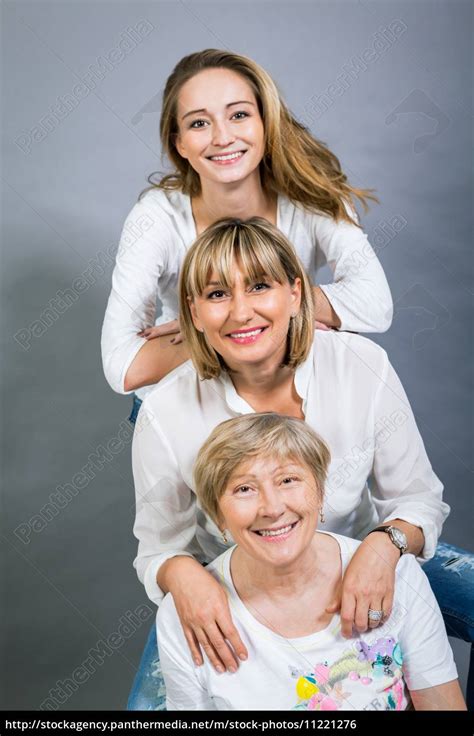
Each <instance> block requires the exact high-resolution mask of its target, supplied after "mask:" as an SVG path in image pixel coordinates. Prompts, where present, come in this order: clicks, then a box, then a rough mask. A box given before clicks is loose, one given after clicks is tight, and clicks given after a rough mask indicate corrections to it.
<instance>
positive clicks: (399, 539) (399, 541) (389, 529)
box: [369, 526, 408, 557]
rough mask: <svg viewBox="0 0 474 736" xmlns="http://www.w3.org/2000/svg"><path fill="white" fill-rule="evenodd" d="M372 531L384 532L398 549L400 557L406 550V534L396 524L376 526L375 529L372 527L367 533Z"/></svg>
mask: <svg viewBox="0 0 474 736" xmlns="http://www.w3.org/2000/svg"><path fill="white" fill-rule="evenodd" d="M373 532H385V533H386V534H388V536H389V537H390V539H391V541H392V542H393V544H394V545H395V547H398V549H399V550H400V557H401V556H402V555H403V554H404V553H405V552H406V551H407V549H408V543H407V538H406V534H405V533H404V532H402V531H401V530H400V529H397V527H396V526H378V527H377V529H372V530H371V531H370V532H369V534H372V533H373Z"/></svg>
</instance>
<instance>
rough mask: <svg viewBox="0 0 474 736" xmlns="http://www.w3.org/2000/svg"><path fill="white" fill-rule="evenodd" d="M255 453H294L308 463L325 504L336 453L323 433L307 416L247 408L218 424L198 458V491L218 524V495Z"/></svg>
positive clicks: (293, 456)
mask: <svg viewBox="0 0 474 736" xmlns="http://www.w3.org/2000/svg"><path fill="white" fill-rule="evenodd" d="M256 457H264V458H265V457H276V458H278V459H279V460H282V461H286V460H290V459H291V460H293V461H294V462H300V463H302V464H303V465H305V466H307V468H308V469H309V470H310V472H311V474H312V476H313V478H314V480H315V481H316V486H317V489H318V497H317V498H316V499H315V501H316V502H317V503H318V505H319V506H321V505H322V502H323V498H324V484H325V482H326V475H327V471H328V467H329V463H330V460H331V455H330V452H329V449H328V447H327V445H326V444H325V442H324V441H323V440H322V439H321V437H319V435H317V434H316V432H315V431H314V430H313V429H311V427H309V426H308V425H307V424H306V423H305V422H304V421H303V420H302V419H296V418H295V417H289V416H285V415H282V414H276V413H275V412H262V413H256V414H244V415H243V416H240V417H236V418H234V419H228V420H227V421H225V422H222V423H221V424H219V425H218V426H217V427H215V428H214V429H213V431H212V432H211V434H210V435H209V437H208V438H207V440H206V441H205V443H204V444H203V445H202V447H201V449H200V450H199V453H198V455H197V458H196V461H195V463H194V468H193V478H194V489H195V491H196V495H197V497H198V500H199V502H200V504H201V507H202V509H203V511H204V512H205V513H206V514H207V515H208V516H209V517H210V518H211V519H212V521H213V522H214V523H215V524H217V526H219V525H220V523H221V520H222V517H221V515H220V512H219V501H220V499H221V497H222V495H223V494H224V491H225V489H226V486H227V483H228V481H229V479H230V477H231V476H232V474H233V473H234V471H235V470H236V469H237V468H238V466H239V465H240V464H241V463H243V462H247V461H248V460H249V459H250V458H256Z"/></svg>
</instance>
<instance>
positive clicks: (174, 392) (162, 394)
mask: <svg viewBox="0 0 474 736" xmlns="http://www.w3.org/2000/svg"><path fill="white" fill-rule="evenodd" d="M199 381H200V378H199V376H198V374H197V372H196V369H195V368H194V366H193V363H192V360H187V361H186V362H185V363H182V365H179V366H178V367H177V368H175V369H174V370H172V371H171V372H170V373H168V375H167V376H165V377H164V378H162V379H161V381H160V382H159V383H157V384H156V386H154V388H152V390H151V391H150V392H149V393H148V394H147V395H146V397H145V398H144V400H143V405H142V408H143V409H144V410H145V411H147V412H149V413H151V412H153V409H157V410H158V409H160V410H161V408H163V406H164V404H167V405H169V404H170V402H171V404H172V403H173V402H174V401H176V402H178V398H179V403H177V404H176V405H177V406H179V405H182V406H186V403H185V399H189V398H191V397H197V394H198V390H199V389H198V385H199Z"/></svg>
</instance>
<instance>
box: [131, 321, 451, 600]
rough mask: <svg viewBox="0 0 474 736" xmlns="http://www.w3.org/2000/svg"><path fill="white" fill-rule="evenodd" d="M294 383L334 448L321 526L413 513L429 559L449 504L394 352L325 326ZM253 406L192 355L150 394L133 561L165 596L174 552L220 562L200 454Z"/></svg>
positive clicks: (140, 434)
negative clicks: (200, 371)
mask: <svg viewBox="0 0 474 736" xmlns="http://www.w3.org/2000/svg"><path fill="white" fill-rule="evenodd" d="M295 388H296V391H297V393H298V395H299V396H300V397H301V398H302V400H303V406H302V408H303V413H304V415H305V421H306V422H307V423H308V424H309V425H310V426H311V427H312V428H313V429H314V430H315V431H316V432H318V434H319V435H320V436H321V437H322V438H323V439H324V440H325V442H326V443H327V445H328V446H329V449H330V451H331V463H330V467H329V472H328V478H327V482H326V486H325V501H324V507H323V508H324V515H325V523H324V524H322V525H321V529H322V530H327V531H332V532H335V533H337V534H342V535H345V536H348V537H352V538H355V539H363V538H364V536H365V535H366V534H367V533H368V531H369V530H370V529H373V528H374V527H375V526H376V525H377V524H378V523H380V522H383V521H386V520H389V519H394V518H398V519H403V520H405V521H407V522H410V523H412V524H415V525H416V526H419V527H421V529H422V530H423V533H424V536H425V546H424V549H423V551H422V553H421V555H420V557H419V558H418V559H419V561H420V562H422V561H423V560H427V559H430V558H431V557H432V556H433V554H434V551H435V548H436V544H437V540H438V537H439V535H440V533H441V527H442V525H443V522H444V520H445V519H446V517H447V515H448V513H449V510H450V509H449V506H448V505H447V504H446V503H444V502H443V501H442V491H443V486H442V484H441V482H440V480H439V479H438V477H437V476H436V475H435V473H434V472H433V470H432V467H431V465H430V462H429V460H428V457H427V455H426V451H425V448H424V444H423V440H422V438H421V436H420V433H419V431H418V428H417V426H416V422H415V418H414V416H413V412H412V410H411V407H410V404H409V402H408V399H407V396H406V394H405V391H404V390H403V387H402V385H401V383H400V380H399V378H398V376H397V374H396V373H395V371H394V369H393V367H392V366H391V364H390V362H389V360H388V357H387V354H386V352H385V350H383V349H382V348H381V347H379V346H378V345H376V344H375V343H373V342H372V341H371V340H369V339H367V338H364V337H361V336H359V335H351V334H348V333H342V332H334V331H331V332H324V331H321V330H318V331H316V332H315V339H314V343H313V346H312V348H311V351H310V353H309V355H308V357H307V359H306V360H305V361H304V362H303V363H302V364H301V365H299V366H298V368H297V369H296V371H295ZM269 409H271V407H269ZM253 411H254V410H253V409H252V407H251V406H250V405H249V404H248V403H247V402H246V401H245V400H244V399H243V398H242V397H241V396H239V395H238V393H237V392H236V390H235V388H234V384H233V383H232V380H231V378H230V376H229V375H228V374H227V373H225V372H222V373H221V375H220V376H219V378H217V379H210V380H204V381H203V380H200V379H199V377H198V375H197V373H196V371H195V369H194V367H193V365H192V363H191V361H187V362H186V363H184V364H183V365H182V366H180V367H179V368H176V369H175V370H174V371H173V372H172V373H170V374H169V375H168V376H167V377H166V378H164V379H163V380H162V381H160V383H158V384H157V385H156V386H155V387H154V389H153V390H152V391H151V393H150V394H149V395H148V396H147V397H146V399H145V401H144V402H143V404H142V406H141V409H140V412H139V415H138V420H137V425H136V430H135V434H134V439H133V445H132V460H133V474H134V480H135V491H136V520H135V525H134V529H133V531H134V534H135V536H136V537H137V539H138V540H139V545H138V554H137V557H136V558H135V560H134V563H133V564H134V567H135V568H136V570H137V574H138V577H139V579H140V580H141V582H142V583H143V584H144V585H145V588H146V591H147V593H148V596H149V597H150V599H151V600H152V601H154V602H155V603H157V604H158V603H159V602H160V600H161V599H162V596H163V593H162V591H161V589H160V588H159V586H158V584H157V582H156V574H157V571H158V569H159V567H160V565H162V564H163V562H164V561H165V560H167V559H169V558H170V557H174V556H175V555H183V554H188V555H193V556H195V557H196V558H197V559H198V560H199V561H201V562H210V561H212V560H213V559H214V558H216V557H217V556H218V555H219V554H221V553H222V551H223V550H224V549H225V545H224V544H223V542H222V537H221V534H220V532H219V530H218V529H217V527H216V525H215V524H214V523H213V522H212V521H210V519H208V518H207V517H205V515H204V513H203V512H202V510H201V509H200V508H199V504H198V503H197V499H196V495H195V492H194V484H193V478H192V470H193V464H194V462H195V459H196V456H197V453H198V451H199V449H200V447H201V446H202V445H203V443H204V441H205V440H206V439H207V437H208V436H209V434H210V433H211V431H212V430H213V429H214V428H215V427H216V426H217V425H218V424H220V423H221V422H223V421H225V420H226V419H231V418H232V417H236V416H239V415H241V414H248V413H252V412H253ZM230 543H232V540H230Z"/></svg>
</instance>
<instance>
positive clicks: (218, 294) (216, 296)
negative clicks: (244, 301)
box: [207, 281, 270, 299]
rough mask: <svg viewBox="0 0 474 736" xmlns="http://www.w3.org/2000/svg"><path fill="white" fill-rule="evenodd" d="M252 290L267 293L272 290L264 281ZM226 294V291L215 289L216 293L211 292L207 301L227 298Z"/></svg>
mask: <svg viewBox="0 0 474 736" xmlns="http://www.w3.org/2000/svg"><path fill="white" fill-rule="evenodd" d="M261 287H263V288H261ZM252 289H254V290H256V291H265V289H270V284H266V283H264V282H263V281H262V282H261V283H258V284H255V285H254V286H252ZM226 294H227V292H226V291H224V289H215V290H214V291H211V292H210V293H209V294H208V295H207V299H219V298H220V297H222V296H225V295H226Z"/></svg>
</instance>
